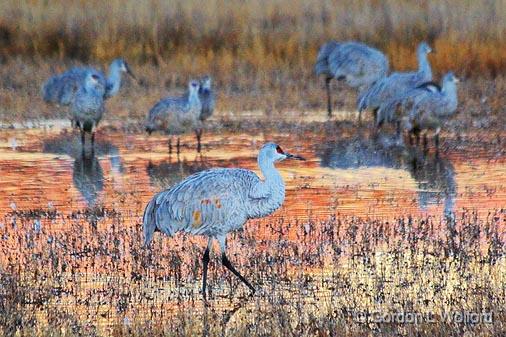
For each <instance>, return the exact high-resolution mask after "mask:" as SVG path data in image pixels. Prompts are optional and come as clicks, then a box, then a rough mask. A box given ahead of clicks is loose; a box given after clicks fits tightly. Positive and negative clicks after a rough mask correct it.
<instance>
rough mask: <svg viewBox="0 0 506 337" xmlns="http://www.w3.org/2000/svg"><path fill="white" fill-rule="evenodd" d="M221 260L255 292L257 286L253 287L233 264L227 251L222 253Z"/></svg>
mask: <svg viewBox="0 0 506 337" xmlns="http://www.w3.org/2000/svg"><path fill="white" fill-rule="evenodd" d="M221 262H222V263H223V265H224V266H225V267H227V269H228V270H230V271H231V272H232V273H234V275H235V276H237V277H238V278H239V279H240V280H241V281H242V282H243V283H244V284H245V285H247V286H248V288H250V290H251V292H252V293H254V292H255V288H253V286H252V285H251V284H250V283H249V282H248V281H247V280H246V279H245V278H244V277H243V276H242V275H241V274H240V273H239V272H238V271H237V270H236V269H235V268H234V266H232V264H231V263H230V261H229V260H228V258H227V255H226V254H225V252H223V253H221Z"/></svg>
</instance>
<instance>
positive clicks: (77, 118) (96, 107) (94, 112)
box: [71, 72, 105, 151]
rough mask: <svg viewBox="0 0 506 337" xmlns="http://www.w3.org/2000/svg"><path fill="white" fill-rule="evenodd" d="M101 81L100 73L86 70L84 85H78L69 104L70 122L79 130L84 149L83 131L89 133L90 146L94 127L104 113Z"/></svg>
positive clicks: (92, 142) (93, 137) (92, 141)
mask: <svg viewBox="0 0 506 337" xmlns="http://www.w3.org/2000/svg"><path fill="white" fill-rule="evenodd" d="M104 92H105V88H104V86H103V82H102V81H100V75H99V74H97V73H95V72H88V74H87V75H86V78H85V80H84V85H82V86H80V87H79V88H78V89H77V90H76V93H75V95H74V99H73V102H72V106H71V112H72V124H73V126H76V127H78V128H79V129H80V130H81V143H82V149H83V151H84V143H85V133H86V132H89V133H91V147H92V150H93V147H94V144H95V128H96V126H97V125H98V123H99V122H100V120H101V119H102V115H103V114H104V110H105V109H104Z"/></svg>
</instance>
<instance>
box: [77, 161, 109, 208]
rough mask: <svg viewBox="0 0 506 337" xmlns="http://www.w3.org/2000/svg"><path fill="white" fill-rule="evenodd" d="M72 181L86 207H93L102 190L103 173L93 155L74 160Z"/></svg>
mask: <svg viewBox="0 0 506 337" xmlns="http://www.w3.org/2000/svg"><path fill="white" fill-rule="evenodd" d="M72 181H73V182H74V186H75V187H76V188H77V189H78V190H79V192H80V193H81V195H82V196H83V198H84V199H85V200H86V202H87V203H88V206H89V207H92V206H95V203H96V201H97V198H98V196H99V195H100V193H101V192H102V191H103V189H104V171H103V170H102V167H101V166H100V162H99V161H98V159H97V157H96V156H95V155H94V154H91V155H84V154H83V155H81V156H78V157H77V158H76V160H75V161H74V170H73V173H72Z"/></svg>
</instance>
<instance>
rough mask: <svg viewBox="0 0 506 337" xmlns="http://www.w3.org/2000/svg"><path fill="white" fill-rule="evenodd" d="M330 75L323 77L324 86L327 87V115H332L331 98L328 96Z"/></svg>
mask: <svg viewBox="0 0 506 337" xmlns="http://www.w3.org/2000/svg"><path fill="white" fill-rule="evenodd" d="M331 80H332V77H326V78H325V87H326V88H327V112H328V115H329V117H330V116H332V99H331V97H330V81H331Z"/></svg>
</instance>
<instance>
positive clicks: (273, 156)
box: [258, 142, 306, 162]
mask: <svg viewBox="0 0 506 337" xmlns="http://www.w3.org/2000/svg"><path fill="white" fill-rule="evenodd" d="M258 158H259V160H266V161H270V162H278V161H282V160H285V159H296V160H306V159H304V158H303V157H301V156H297V155H294V154H290V153H287V152H285V151H283V149H282V148H281V146H279V145H278V144H275V143H271V142H269V143H267V144H265V145H264V146H262V148H261V149H260V153H259V154H258Z"/></svg>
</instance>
